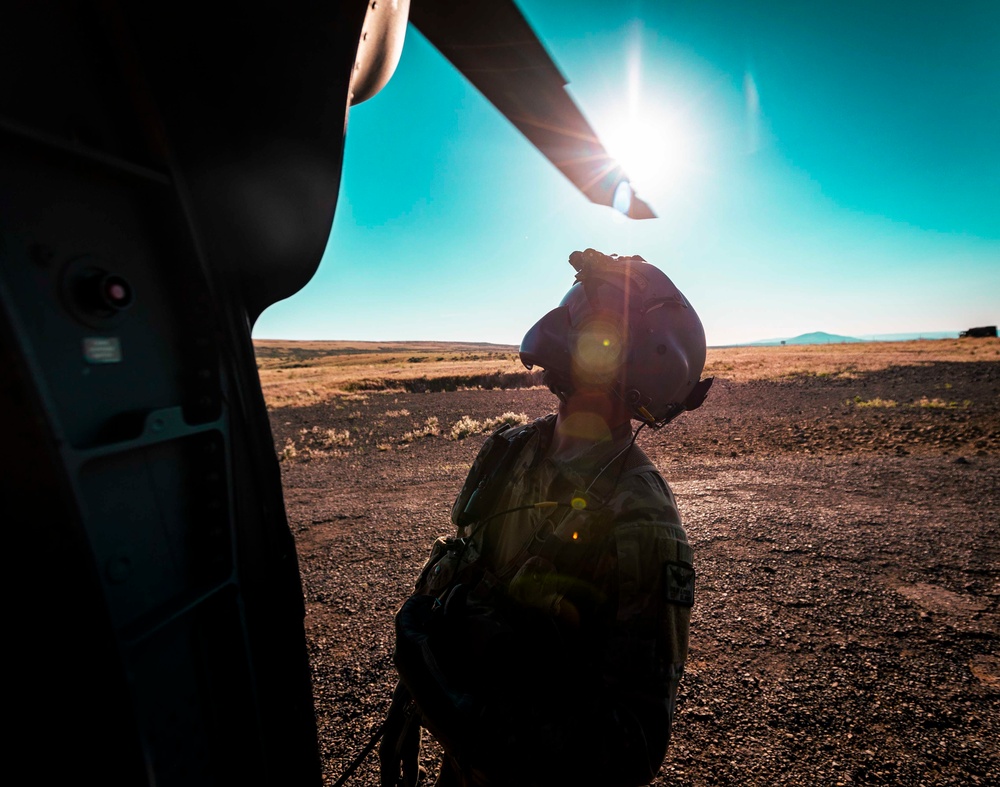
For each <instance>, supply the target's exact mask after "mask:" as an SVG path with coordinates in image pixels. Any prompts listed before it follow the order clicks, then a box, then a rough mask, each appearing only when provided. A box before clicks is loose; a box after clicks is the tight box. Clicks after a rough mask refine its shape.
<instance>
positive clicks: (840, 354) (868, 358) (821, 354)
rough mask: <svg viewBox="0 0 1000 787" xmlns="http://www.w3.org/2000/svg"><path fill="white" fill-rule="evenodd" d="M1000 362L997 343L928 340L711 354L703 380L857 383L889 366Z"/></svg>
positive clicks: (725, 350)
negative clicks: (810, 379)
mask: <svg viewBox="0 0 1000 787" xmlns="http://www.w3.org/2000/svg"><path fill="white" fill-rule="evenodd" d="M990 360H992V361H996V360H1000V342H998V341H997V339H925V340H920V341H912V342H870V343H868V342H865V343H863V344H856V343H850V344H815V345H785V346H784V347H719V348H710V349H709V351H708V360H707V361H706V363H705V375H706V376H707V375H712V374H714V375H716V376H717V377H724V378H726V379H729V380H733V381H735V382H746V381H748V380H778V379H782V378H789V377H796V376H803V375H809V376H816V377H855V376H857V375H858V373H860V372H873V371H878V370H880V369H887V368H889V367H891V366H922V365H924V364H928V363H934V362H937V361H958V362H963V361H990Z"/></svg>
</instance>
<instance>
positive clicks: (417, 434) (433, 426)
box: [399, 415, 441, 443]
mask: <svg viewBox="0 0 1000 787" xmlns="http://www.w3.org/2000/svg"><path fill="white" fill-rule="evenodd" d="M440 433H441V426H440V424H439V423H438V418H437V416H436V415H432V416H431V417H430V418H428V419H427V420H426V421H424V425H423V426H417V427H414V429H413V431H412V432H406V433H405V434H404V435H403V436H402V437H401V438H400V439H399V440H400V442H401V443H412V442H413V441H414V440H419V439H420V438H421V437H431V436H432V435H437V434H440Z"/></svg>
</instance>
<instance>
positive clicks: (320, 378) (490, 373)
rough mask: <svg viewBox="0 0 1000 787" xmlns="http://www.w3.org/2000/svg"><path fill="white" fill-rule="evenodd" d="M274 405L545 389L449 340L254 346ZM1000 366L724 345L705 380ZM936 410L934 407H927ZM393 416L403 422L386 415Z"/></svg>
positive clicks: (980, 344)
mask: <svg viewBox="0 0 1000 787" xmlns="http://www.w3.org/2000/svg"><path fill="white" fill-rule="evenodd" d="M254 346H255V348H256V353H257V366H258V369H259V372H260V380H261V385H262V386H263V389H264V397H265V399H266V400H267V404H268V407H270V408H278V407H287V406H302V405H308V404H316V403H319V402H325V401H329V400H331V399H333V398H335V397H339V398H340V399H341V400H361V401H364V397H365V396H366V395H367V394H369V393H370V392H380V391H393V390H395V391H400V390H406V391H424V390H455V389H459V388H476V387H482V388H526V387H531V386H533V385H538V384H540V378H539V375H538V372H537V370H536V371H535V372H534V373H529V372H527V371H526V370H525V369H524V367H523V366H522V365H521V362H520V361H519V360H518V357H517V348H516V347H513V346H506V345H497V344H462V343H448V342H381V343H379V342H319V341H316V342H292V341H277V340H264V341H256V342H254ZM984 360H992V361H996V360H1000V342H998V340H997V339H992V338H991V339H938V340H922V341H912V342H871V343H864V344H853V343H852V344H821V345H808V346H793V345H786V346H784V347H720V348H711V349H709V351H708V360H707V362H706V365H705V376H709V375H714V376H716V377H720V378H725V379H729V380H733V381H735V382H746V381H748V380H777V379H788V378H794V377H799V376H816V377H854V376H857V375H858V374H859V373H863V372H870V371H877V370H880V369H886V368H889V367H891V366H920V365H924V364H928V363H934V362H938V361H950V362H966V361H984ZM928 406H933V405H928ZM386 415H387V417H390V418H392V417H398V416H396V412H395V411H388V412H387V413H386Z"/></svg>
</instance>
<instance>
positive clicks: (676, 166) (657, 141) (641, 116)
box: [601, 112, 698, 195]
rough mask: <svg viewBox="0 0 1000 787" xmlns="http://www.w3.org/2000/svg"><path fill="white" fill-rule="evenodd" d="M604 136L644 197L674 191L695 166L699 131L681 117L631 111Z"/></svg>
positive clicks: (615, 157) (613, 154) (612, 152)
mask: <svg viewBox="0 0 1000 787" xmlns="http://www.w3.org/2000/svg"><path fill="white" fill-rule="evenodd" d="M601 136H602V139H603V140H604V142H605V146H606V147H607V150H608V153H610V154H611V156H612V157H613V158H614V159H615V160H616V161H617V162H618V163H619V164H621V165H622V168H623V169H624V170H625V172H626V174H627V175H628V177H629V180H630V181H631V182H632V184H633V185H634V186H635V189H636V191H638V192H639V193H641V194H644V195H647V194H652V193H654V192H662V191H665V190H666V191H669V190H672V189H673V188H674V187H676V186H677V185H679V184H681V183H683V181H684V180H685V179H686V178H687V175H688V174H689V173H690V172H691V171H692V170H693V169H694V167H695V162H696V159H697V154H698V150H697V144H696V135H695V129H694V127H693V124H692V123H691V122H690V121H689V120H687V119H686V118H684V117H683V116H681V115H679V114H675V115H671V114H668V113H666V112H645V113H638V112H636V113H632V112H630V113H628V116H627V117H625V118H622V119H620V120H617V121H616V122H613V123H612V124H610V125H609V127H608V129H607V130H606V131H605V132H604V133H603V134H602V135H601Z"/></svg>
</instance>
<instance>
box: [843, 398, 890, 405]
mask: <svg viewBox="0 0 1000 787" xmlns="http://www.w3.org/2000/svg"><path fill="white" fill-rule="evenodd" d="M847 403H848V404H854V405H856V406H857V407H895V406H896V404H897V402H896V400H895V399H881V398H879V397H877V396H876V397H875V398H874V399H862V398H861V397H860V396H855V397H854V398H853V399H848V400H847Z"/></svg>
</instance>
